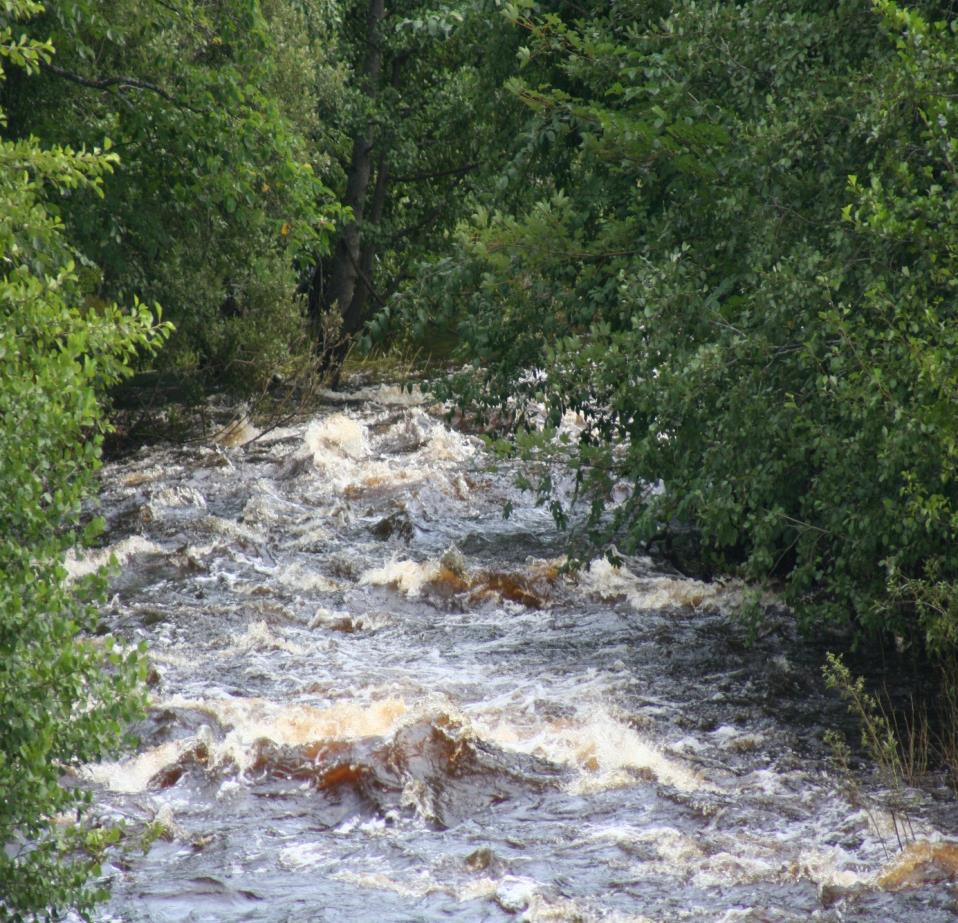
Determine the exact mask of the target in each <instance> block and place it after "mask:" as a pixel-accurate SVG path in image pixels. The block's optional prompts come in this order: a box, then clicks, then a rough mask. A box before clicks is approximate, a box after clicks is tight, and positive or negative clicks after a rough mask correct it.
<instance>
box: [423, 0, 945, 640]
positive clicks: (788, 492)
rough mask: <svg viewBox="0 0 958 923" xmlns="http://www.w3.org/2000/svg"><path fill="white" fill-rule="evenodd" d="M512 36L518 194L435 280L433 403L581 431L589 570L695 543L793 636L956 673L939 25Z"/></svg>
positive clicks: (794, 13) (765, 24) (702, 558)
mask: <svg viewBox="0 0 958 923" xmlns="http://www.w3.org/2000/svg"><path fill="white" fill-rule="evenodd" d="M923 11H924V13H923ZM505 12H506V14H507V16H508V17H509V18H510V19H511V21H512V22H513V23H514V25H515V27H516V29H517V30H518V31H519V32H520V33H521V34H523V35H525V36H526V39H525V42H526V43H525V46H524V47H523V48H522V49H521V50H520V53H519V57H518V62H519V65H520V66H521V69H520V70H519V71H518V74H517V76H516V77H515V78H514V79H512V80H511V81H510V82H509V84H508V86H509V88H510V90H511V92H512V93H513V94H514V96H515V97H516V99H518V100H521V101H522V102H523V103H524V105H525V106H526V107H527V110H528V116H527V118H526V121H525V123H524V126H523V127H522V129H521V130H518V131H516V133H515V136H516V142H517V143H515V144H514V146H513V147H512V149H511V151H510V152H508V153H504V154H503V155H501V156H500V162H507V163H512V164H518V163H521V165H522V167H521V169H520V170H519V171H517V175H518V176H520V177H521V182H522V183H523V184H524V186H525V187H526V189H527V190H529V192H527V193H526V195H525V197H523V196H522V195H521V194H519V193H513V192H510V184H509V182H508V177H507V181H506V182H504V183H502V184H501V187H500V188H501V189H502V190H503V191H504V192H505V193H506V195H505V196H500V197H498V198H497V197H493V198H492V200H491V201H489V200H487V203H488V204H487V205H486V206H485V207H483V208H478V209H477V210H476V213H475V216H474V218H473V220H472V221H470V222H464V223H463V224H462V225H461V226H460V228H459V231H458V240H459V244H458V251H457V252H456V253H455V254H454V255H453V256H452V257H451V258H449V259H448V260H445V261H437V262H434V263H433V267H432V272H431V273H430V274H429V277H428V278H429V285H430V287H431V289H432V291H431V298H430V304H432V305H433V306H434V312H433V313H432V315H431V316H430V317H429V318H428V321H427V323H429V324H441V323H446V324H449V323H453V324H455V325H456V326H457V330H458V334H459V340H460V344H461V349H460V355H461V356H462V358H463V359H465V360H467V361H468V362H469V363H471V367H470V368H469V369H467V370H466V372H464V373H463V374H462V375H460V376H458V377H457V378H455V379H453V380H452V381H451V382H445V383H443V384H442V386H441V387H440V393H442V394H444V395H447V396H454V397H456V398H457V399H458V400H460V401H461V402H462V403H464V404H470V405H472V406H474V407H475V406H478V407H479V408H480V409H481V408H483V407H485V408H493V407H495V408H499V409H500V410H508V412H509V413H511V414H512V413H514V414H515V415H516V416H517V417H518V418H519V419H520V420H521V419H522V418H523V411H524V409H525V408H526V407H527V406H528V407H530V411H531V410H532V409H534V408H532V407H531V405H532V404H533V403H535V402H537V401H544V402H545V404H546V406H547V409H548V417H549V420H550V422H551V423H553V424H555V423H557V422H558V420H559V419H560V418H561V415H562V414H563V413H564V412H565V411H567V410H575V411H577V412H578V413H580V414H582V416H583V418H584V419H585V420H586V424H587V425H586V428H585V431H584V432H583V434H582V437H581V439H580V440H579V441H578V442H577V443H576V444H573V445H570V446H568V447H566V448H565V449H564V451H567V452H568V454H569V456H570V458H571V461H572V463H573V464H574V465H576V467H577V472H578V477H579V484H580V494H581V495H582V496H584V497H586V498H588V499H589V500H590V501H591V506H590V510H591V514H590V516H589V519H588V523H587V526H588V529H589V530H591V534H592V538H593V539H594V540H595V541H596V542H597V543H600V544H601V543H603V542H607V541H609V540H611V539H613V538H614V540H615V541H616V542H617V543H618V545H619V547H620V548H622V549H623V550H625V549H629V550H638V549H646V548H648V547H649V543H652V544H653V545H654V544H655V543H656V542H659V543H661V541H662V537H663V536H667V535H669V534H673V535H674V534H675V527H676V525H677V524H681V525H682V526H683V528H688V527H692V528H693V529H694V530H695V533H696V534H697V535H698V536H699V538H700V543H701V544H700V550H699V555H698V557H699V560H698V566H700V567H706V568H709V567H712V568H716V569H722V570H729V569H737V570H739V571H740V572H741V573H743V574H744V575H746V576H747V577H749V578H751V579H753V580H756V581H759V582H766V583H771V584H774V585H776V586H778V587H780V588H781V589H782V591H783V592H784V594H785V598H786V599H787V600H788V601H789V602H791V603H793V604H794V605H795V606H796V607H797V609H798V610H799V612H800V614H801V615H802V617H803V619H805V620H806V623H807V624H813V623H817V621H818V620H820V619H827V620H836V621H840V622H848V621H851V622H853V623H855V624H857V625H858V626H859V627H863V628H864V629H866V630H869V631H872V632H876V633H882V632H895V633H898V634H900V635H903V636H905V637H908V638H914V639H916V640H918V641H920V642H922V643H927V644H929V645H930V646H931V647H933V648H935V647H939V648H948V647H951V646H952V645H953V644H954V643H955V641H956V640H958V628H956V626H958V604H956V603H955V600H956V599H958V594H956V593H955V591H954V587H955V586H956V582H955V581H956V579H958V556H956V555H954V554H953V553H952V551H951V549H953V548H954V547H955V541H954V539H955V529H956V528H958V514H956V510H958V494H956V489H958V488H956V479H955V468H954V460H955V438H954V437H955V431H954V428H953V425H952V421H953V417H954V414H953V413H951V411H950V409H949V408H950V407H951V404H952V402H953V395H954V383H955V377H954V376H955V369H954V362H953V357H954V355H955V349H954V345H955V344H954V343H953V334H952V330H953V327H954V324H953V316H952V315H953V314H954V288H953V286H954V282H953V273H954V270H953V262H954V253H955V252H956V251H955V246H956V243H958V241H956V239H955V236H954V235H953V234H952V231H951V227H952V222H949V221H948V220H946V219H945V215H946V214H949V213H950V211H949V210H950V209H951V208H952V207H953V205H954V203H953V198H954V195H955V180H954V177H955V175H956V173H955V170H954V157H955V152H956V150H958V148H956V144H958V142H956V140H955V129H954V117H953V112H952V108H953V103H952V100H953V99H954V97H955V93H954V90H955V88H954V86H953V82H954V79H955V78H954V74H955V73H956V70H955V67H954V65H955V62H956V60H958V46H956V44H955V38H954V35H955V33H954V31H953V30H952V29H951V27H950V26H949V25H948V23H947V22H946V21H941V22H938V21H936V20H935V17H936V16H937V17H942V16H953V13H952V12H951V6H950V4H934V3H926V4H917V3H916V4H910V5H908V6H907V7H906V6H905V5H904V4H895V3H892V2H885V0H876V2H875V3H873V4H872V5H871V7H869V6H868V5H863V4H860V3H857V2H839V3H821V2H818V0H789V2H787V3H780V2H775V3H772V2H765V0H756V2H753V3H748V4H740V3H732V2H728V3H725V2H722V3H714V4H698V3H693V2H691V0H689V2H681V3H669V4H664V3H663V4H657V3H646V2H641V3H640V2H630V0H623V2H617V3H615V4H588V3H586V4H582V3H577V4H575V5H574V6H573V5H569V6H568V7H565V6H563V5H558V6H557V5H554V4H549V5H540V4H537V3H535V2H533V0H520V2H515V3H513V4H510V5H507V6H506V7H505ZM520 78H522V79H520ZM510 196H511V197H510ZM418 322H419V323H420V324H421V320H420V321H418ZM533 371H538V372H539V373H540V374H530V373H531V372H533ZM548 438H551V437H548ZM548 438H542V439H540V440H539V443H540V448H543V449H544V448H545V447H546V446H547V443H548ZM621 482H627V483H628V484H630V485H631V486H632V488H633V489H632V494H631V497H630V499H629V500H627V501H626V502H625V503H620V504H613V503H612V502H611V496H612V488H613V486H614V485H616V484H617V483H618V484H620V485H621ZM659 482H662V484H663V485H664V491H656V490H652V489H650V488H651V487H652V485H655V484H657V483H659ZM546 486H547V485H546Z"/></svg>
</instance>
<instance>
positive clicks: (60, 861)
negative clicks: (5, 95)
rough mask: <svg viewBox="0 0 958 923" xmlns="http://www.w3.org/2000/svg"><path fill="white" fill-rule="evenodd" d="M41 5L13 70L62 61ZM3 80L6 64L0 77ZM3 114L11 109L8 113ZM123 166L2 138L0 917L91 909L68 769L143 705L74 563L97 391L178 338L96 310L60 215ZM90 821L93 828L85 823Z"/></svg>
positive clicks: (77, 795) (142, 312)
mask: <svg viewBox="0 0 958 923" xmlns="http://www.w3.org/2000/svg"><path fill="white" fill-rule="evenodd" d="M40 11H41V7H40V5H39V4H38V3H35V2H33V0H8V2H7V3H6V4H5V6H4V8H3V12H2V13H0V64H2V63H3V62H8V63H10V64H13V65H14V66H16V67H19V68H21V69H22V70H23V72H24V73H25V74H26V75H29V76H31V77H32V76H35V75H36V73H37V72H38V70H39V69H40V68H41V67H43V66H46V65H49V64H50V63H51V62H52V61H53V60H54V58H53V48H52V46H51V45H50V44H49V43H48V42H40V41H37V40H32V39H29V38H26V37H25V36H23V34H22V25H21V24H20V20H22V19H24V18H26V17H28V16H31V15H36V14H38V13H40ZM4 70H5V69H0V79H2V75H3V73H4ZM0 118H2V114H0ZM116 163H117V159H116V156H115V155H114V154H112V153H109V152H108V151H107V146H106V145H105V144H104V145H103V147H102V148H100V149H94V150H88V151H74V150H72V149H70V148H66V147H60V146H56V145H53V146H48V147H41V146H40V144H39V142H37V141H36V140H35V139H26V140H21V141H16V142H14V141H9V140H4V141H0V254H2V257H3V260H2V264H0V479H2V483H3V485H4V487H3V491H2V492H0V842H2V843H3V844H4V847H5V848H4V850H2V851H0V919H4V920H26V919H34V918H39V919H53V918H54V917H55V916H56V915H57V914H58V912H60V911H63V910H65V909H67V908H70V907H75V908H77V909H79V910H81V911H85V910H88V909H89V908H90V906H91V905H92V901H93V900H94V898H95V896H96V892H95V890H93V889H91V888H90V885H89V879H90V877H91V876H92V875H95V874H96V871H97V858H96V857H97V852H98V850H99V849H100V848H101V847H102V845H103V844H104V843H105V842H108V841H109V840H110V839H112V838H113V836H114V834H112V833H110V832H109V831H106V830H96V829H92V828H90V827H89V826H88V825H86V824H85V823H84V822H83V811H84V808H85V806H86V805H87V804H88V802H89V795H88V793H86V792H84V791H82V790H80V789H77V788H75V787H72V786H70V785H67V784H65V782H64V780H63V776H64V773H65V771H66V770H68V769H69V768H70V767H73V766H77V765H79V764H81V763H83V762H86V761H90V760H96V759H99V758H101V757H103V756H104V755H105V754H107V753H108V752H110V751H111V750H113V749H114V748H115V747H116V746H117V745H118V744H119V743H120V742H121V740H122V738H123V732H122V725H123V724H124V722H126V721H127V720H128V719H129V718H131V717H132V716H133V715H135V714H137V712H138V710H139V708H140V706H141V704H142V694H141V692H140V689H141V680H142V677H143V660H142V658H141V657H140V655H139V652H137V651H135V650H134V651H128V652H127V651H123V650H122V649H121V648H119V647H118V646H116V645H115V644H114V643H113V642H112V641H111V640H110V639H109V638H97V639H95V640H94V639H93V638H91V637H90V636H89V635H88V634H87V632H89V631H90V630H91V629H92V628H93V627H94V626H95V625H96V623H97V608H96V606H95V605H93V602H94V601H95V600H97V599H98V598H99V597H100V595H101V593H100V591H102V589H103V579H102V577H101V576H95V577H93V578H90V579H87V580H82V581H79V582H77V583H73V584H71V583H69V582H68V581H67V579H66V572H65V570H64V566H63V559H64V554H65V553H66V551H67V550H68V549H70V548H72V547H74V546H75V545H76V544H77V542H78V541H80V540H81V539H83V538H89V537H90V536H91V535H92V534H94V533H95V531H96V526H95V524H93V525H88V526H82V523H81V517H80V514H81V503H82V501H83V499H84V498H85V497H86V496H87V495H88V493H89V492H90V490H91V489H92V486H93V474H94V471H95V469H96V465H97V460H98V454H99V444H100V439H101V433H102V432H103V428H104V423H103V418H102V415H101V412H100V409H99V407H98V403H97V395H98V394H99V393H100V392H101V391H102V389H103V388H104V387H107V386H109V385H110V384H112V383H114V382H116V381H117V380H118V379H120V378H121V377H123V376H124V375H126V374H128V364H129V362H130V360H131V359H132V358H133V355H134V353H135V352H136V351H137V350H142V349H147V350H148V349H151V348H153V347H154V346H156V345H157V344H158V343H159V341H160V340H161V339H162V338H163V337H164V336H165V335H166V333H167V328H166V327H165V326H156V325H155V323H154V318H153V314H152V312H150V311H149V310H147V309H146V308H145V307H144V306H143V305H140V304H135V305H134V308H133V309H132V310H131V311H122V310H121V309H120V308H118V307H117V306H116V305H114V304H104V305H101V306H100V307H98V308H90V307H88V306H86V304H85V301H86V295H87V292H85V291H84V289H83V287H82V285H81V283H80V274H79V272H78V271H77V267H78V265H79V263H78V257H79V255H78V254H77V253H76V252H75V251H73V250H72V248H71V247H70V246H69V244H68V243H67V240H66V235H65V229H64V226H63V223H62V222H61V220H60V218H59V217H58V211H59V206H60V204H61V203H63V202H64V201H65V200H66V199H67V198H68V197H70V196H72V195H77V194H80V193H81V192H84V191H85V192H87V193H92V194H96V193H97V192H98V191H99V190H100V189H101V188H102V187H101V183H102V179H103V177H104V175H106V174H107V173H109V172H111V171H112V170H113V169H114V167H115V165H116ZM77 818H80V819H79V820H77Z"/></svg>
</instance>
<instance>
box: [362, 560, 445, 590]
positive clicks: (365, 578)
mask: <svg viewBox="0 0 958 923" xmlns="http://www.w3.org/2000/svg"><path fill="white" fill-rule="evenodd" d="M441 570H442V568H441V566H440V565H439V564H438V563H437V562H436V561H424V562H423V563H421V564H420V563H417V562H416V561H399V560H395V559H393V560H390V561H387V562H386V563H385V564H383V566H382V567H374V568H371V569H370V570H367V571H364V572H363V573H362V574H361V575H360V578H359V584H360V586H370V585H372V586H391V587H395V588H396V589H398V590H400V591H401V592H403V593H405V594H406V595H407V596H413V597H415V596H419V594H420V593H421V592H422V588H423V587H424V586H425V585H426V584H427V583H430V582H431V581H433V580H436V579H437V578H438V577H439V574H440V573H441Z"/></svg>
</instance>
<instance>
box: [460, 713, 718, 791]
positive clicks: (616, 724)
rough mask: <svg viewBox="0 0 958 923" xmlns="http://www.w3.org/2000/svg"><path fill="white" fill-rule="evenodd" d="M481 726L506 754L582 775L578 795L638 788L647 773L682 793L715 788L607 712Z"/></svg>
mask: <svg viewBox="0 0 958 923" xmlns="http://www.w3.org/2000/svg"><path fill="white" fill-rule="evenodd" d="M477 726H478V727H480V728H481V733H482V736H484V737H486V738H487V739H490V740H492V741H494V742H495V743H497V744H498V745H499V746H501V747H503V748H505V749H508V750H516V751H519V752H521V753H528V754H532V755H534V756H538V757H541V758H543V759H547V760H549V761H551V762H553V763H559V764H563V765H566V766H572V767H575V768H577V769H579V770H580V776H579V778H578V779H577V780H576V782H575V783H574V784H573V790H574V791H575V792H576V793H577V794H587V793H590V792H596V791H604V790H606V789H610V788H622V787H625V786H632V785H635V784H636V781H637V780H636V773H637V772H638V773H641V772H642V771H647V772H650V773H651V774H652V775H653V776H654V777H655V779H657V780H658V781H659V782H661V783H663V784H665V785H671V786H673V787H675V788H677V789H680V790H682V791H703V790H705V791H708V790H712V789H713V788H714V786H711V785H709V784H708V783H707V782H705V781H704V780H703V779H702V778H700V777H699V775H698V774H697V773H696V772H694V771H693V770H692V769H691V768H689V767H687V766H685V765H683V764H682V763H680V762H679V761H678V760H674V759H671V758H669V757H668V756H666V755H665V754H664V753H663V752H662V751H661V750H660V749H659V748H658V747H657V746H655V745H654V744H653V743H651V742H650V741H648V740H646V739H645V738H644V737H642V736H641V735H640V734H639V733H638V732H637V731H636V730H635V729H634V728H631V727H629V726H628V725H626V724H623V723H622V722H621V721H618V720H617V719H616V718H614V717H613V716H612V715H610V714H609V713H608V712H607V711H605V710H604V709H602V708H601V707H600V708H597V709H595V710H594V711H591V712H590V714H589V716H588V718H586V719H585V720H576V719H575V718H568V719H560V720H556V721H549V722H546V723H543V724H535V725H532V726H529V727H522V726H520V725H517V724H514V723H511V722H509V721H508V720H506V719H504V718H502V717H499V718H498V720H495V719H494V720H492V721H490V722H488V723H486V722H482V721H478V722H477Z"/></svg>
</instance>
